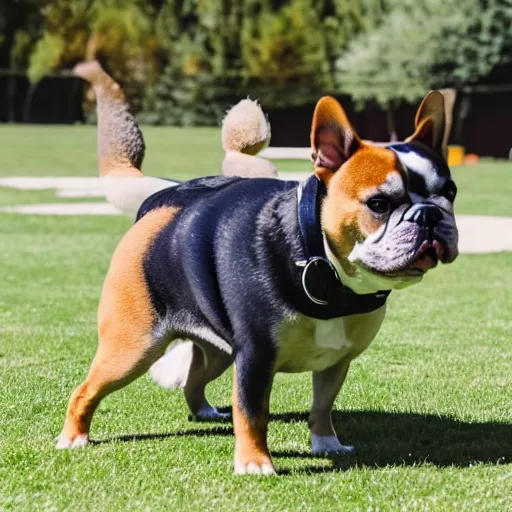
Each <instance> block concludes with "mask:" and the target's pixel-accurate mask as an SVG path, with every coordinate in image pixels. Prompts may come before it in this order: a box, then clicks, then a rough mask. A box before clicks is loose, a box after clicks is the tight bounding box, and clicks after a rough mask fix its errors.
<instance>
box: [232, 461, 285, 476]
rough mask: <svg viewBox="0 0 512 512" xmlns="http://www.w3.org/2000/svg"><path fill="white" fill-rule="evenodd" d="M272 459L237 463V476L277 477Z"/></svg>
mask: <svg viewBox="0 0 512 512" xmlns="http://www.w3.org/2000/svg"><path fill="white" fill-rule="evenodd" d="M275 474H276V470H275V468H274V466H273V464H272V462H271V460H270V459H265V460H260V461H250V462H235V475H275Z"/></svg>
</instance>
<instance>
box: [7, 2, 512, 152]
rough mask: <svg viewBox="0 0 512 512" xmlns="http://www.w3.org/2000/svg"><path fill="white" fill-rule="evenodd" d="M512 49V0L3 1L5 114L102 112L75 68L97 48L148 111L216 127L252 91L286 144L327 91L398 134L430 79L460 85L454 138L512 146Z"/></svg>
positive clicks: (299, 140)
mask: <svg viewBox="0 0 512 512" xmlns="http://www.w3.org/2000/svg"><path fill="white" fill-rule="evenodd" d="M511 50H512V3H511V2H509V1H507V0H426V1H423V2H418V1H417V0H49V1H41V0H1V2H0V122H28V123H76V122H86V121H87V120H90V119H93V118H94V105H93V103H92V99H93V98H92V96H91V94H90V92H88V91H87V90H86V89H85V87H84V84H83V82H82V81H81V80H79V79H77V78H74V77H72V76H71V75H70V72H69V70H70V68H72V66H73V65H74V64H76V63H77V62H79V61H82V60H84V59H85V60H87V59H93V58H97V59H98V60H99V61H100V62H101V64H102V65H103V66H104V68H105V69H106V70H107V71H108V72H109V73H110V74H111V75H112V76H113V77H114V78H115V80H117V81H118V82H120V83H121V85H122V86H123V88H124V90H125V91H126V93H127V95H128V98H129V102H130V104H131V106H132V108H133V110H134V111H135V113H136V114H137V117H138V119H139V120H140V122H142V123H144V124H155V125H176V126H218V125H219V123H220V120H221V119H222V117H223V115H224V113H225V111H226V109H227V107H228V106H229V105H232V104H233V103H235V102H236V101H237V100H238V99H240V98H241V97H246V96H250V97H252V98H259V100H260V102H261V103H262V105H263V108H264V109H265V110H266V111H267V112H268V113H269V116H270V120H271V123H272V129H273V141H272V142H273V145H277V146H307V145H308V133H309V124H310V120H311V114H312V110H313V106H314V103H315V101H316V100H317V99H318V98H319V97H320V96H322V95H324V94H332V95H334V96H336V97H338V98H339V99H340V100H341V101H342V104H343V105H344V106H345V108H346V110H347V112H348V114H349V116H350V117H351V119H353V120H354V124H355V125H356V128H357V129H358V130H360V132H361V133H362V134H363V135H364V136H365V137H366V138H369V139H373V140H393V139H395V138H398V139H401V138H403V137H404V136H406V135H408V134H410V133H411V130H412V123H413V119H414V112H415V109H416V107H417V105H418V102H419V100H420V99H421V98H422V97H423V96H424V94H425V92H426V91H427V90H429V89H432V88H440V87H450V88H454V89H455V90H456V91H457V96H456V103H455V108H454V125H453V129H452V134H451V143H452V144H457V145H461V146H464V147H465V148H466V151H467V152H469V153H476V154H478V155H480V156H493V157H502V158H503V157H505V158H506V157H508V156H509V152H510V148H511V147H512V137H510V136H509V133H510V129H509V123H510V119H511V118H512V78H511V77H512V62H511V55H512V52H511ZM483 125H485V126H486V129H485V130H482V126H483ZM290 127H293V129H291V128H290Z"/></svg>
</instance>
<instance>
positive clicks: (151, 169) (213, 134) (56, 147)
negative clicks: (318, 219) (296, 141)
mask: <svg viewBox="0 0 512 512" xmlns="http://www.w3.org/2000/svg"><path fill="white" fill-rule="evenodd" d="M143 132H144V137H145V140H146V146H147V149H146V159H145V161H144V166H143V170H144V172H146V173H147V174H148V175H152V176H164V177H170V178H175V179H190V178H192V177H196V176H205V175H212V174H218V173H219V172H220V164H221V162H222V158H223V151H222V148H221V143H220V130H219V129H217V128H172V127H154V126H145V127H143ZM0 141H2V148H3V151H2V165H1V166H0V177H1V176H94V175H96V172H97V160H96V129H95V127H94V126H81V125H77V126H55V127H51V128H48V127H41V126H26V125H0ZM276 163H277V165H278V168H279V169H280V170H282V171H309V170H310V169H311V164H310V163H309V162H307V161H286V160H282V161H278V162H276ZM453 174H454V177H455V180H456V182H457V185H458V187H459V191H460V194H459V198H458V200H457V208H456V210H457V213H473V214H481V215H506V216H512V201H511V200H510V198H511V197H512V163H510V162H507V161H492V160H484V161H483V162H482V163H481V164H480V165H477V166H470V167H457V168H454V169H453ZM4 196H5V194H4ZM3 199H4V197H3V196H2V193H1V189H0V204H5V203H4V202H3ZM31 202H34V201H33V200H32V201H31Z"/></svg>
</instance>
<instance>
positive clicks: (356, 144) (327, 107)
mask: <svg viewBox="0 0 512 512" xmlns="http://www.w3.org/2000/svg"><path fill="white" fill-rule="evenodd" d="M362 144H363V143H362V142H361V139H360V138H359V136H358V135H357V133H356V131H355V130H354V128H353V127H352V125H351V124H350V122H349V120H348V118H347V115H346V114H345V111H344V110H343V108H342V106H341V105H340V104H339V103H338V102H337V101H336V100H335V99H334V98H332V97H330V96H324V97H323V98H321V99H320V100H319V102H318V103H317V104H316V108H315V113H314V114H313V124H312V126H311V149H312V151H313V154H312V159H313V163H314V165H315V171H314V172H315V175H316V177H317V178H318V179H319V180H321V181H323V182H324V183H325V184H328V183H329V181H330V179H331V178H332V176H333V175H334V173H335V172H336V171H337V170H338V169H339V168H340V167H341V166H342V165H343V164H344V163H345V162H346V161H347V160H348V159H349V158H350V157H351V156H352V155H353V154H354V153H355V152H356V151H357V150H358V149H359V148H360V147H361V145H362Z"/></svg>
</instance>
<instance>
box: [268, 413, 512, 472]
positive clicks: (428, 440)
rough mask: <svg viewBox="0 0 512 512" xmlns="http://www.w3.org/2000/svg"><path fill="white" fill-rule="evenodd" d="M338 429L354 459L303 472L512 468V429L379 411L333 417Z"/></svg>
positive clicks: (290, 418)
mask: <svg viewBox="0 0 512 512" xmlns="http://www.w3.org/2000/svg"><path fill="white" fill-rule="evenodd" d="M273 420H274V421H281V422H285V423H292V422H296V421H307V413H291V414H277V415H273ZM333 424H334V428H335V429H336V432H337V433H338V437H339V438H340V441H341V442H342V443H343V444H349V445H350V444H351V445H354V446H355V448H356V451H355V453H354V454H348V455H347V454H344V455H335V454H333V455H327V456H326V457H327V458H329V459H330V460H331V461H332V464H331V466H330V467H327V468H326V467H322V468H319V467H308V468H303V469H299V470H298V471H300V472H314V473H316V472H320V473H321V472H325V471H335V470H344V469H348V468H353V467H361V466H368V467H384V466H412V465H418V464H424V463H428V464H433V465H435V466H456V467H468V466H469V465H470V464H475V463H491V464H497V463H503V464H504V463H509V462H512V424H510V423H498V422H488V423H476V422H475V423H467V422H464V421H460V420H457V419H454V418H450V417H448V416H435V415H431V414H415V413H390V412H376V411H349V412H341V411H334V412H333ZM273 454H274V456H276V457H284V458H286V457H292V458H296V457H298V458H314V456H313V455H312V454H311V453H310V452H309V451H304V452H302V451H283V452H277V453H276V452H274V453H273Z"/></svg>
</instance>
